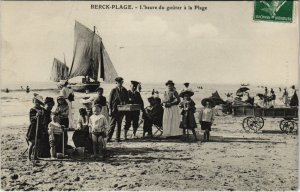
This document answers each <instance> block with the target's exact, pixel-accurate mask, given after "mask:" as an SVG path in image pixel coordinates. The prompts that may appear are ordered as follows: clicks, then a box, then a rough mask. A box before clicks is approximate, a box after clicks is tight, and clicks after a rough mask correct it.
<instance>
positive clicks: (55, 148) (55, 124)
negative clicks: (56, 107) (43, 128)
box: [48, 113, 63, 159]
mask: <svg viewBox="0 0 300 192" xmlns="http://www.w3.org/2000/svg"><path fill="white" fill-rule="evenodd" d="M48 133H49V143H50V154H51V159H54V158H55V157H56V152H60V153H61V152H62V133H63V126H61V125H60V124H59V117H58V114H57V113H54V114H53V115H52V121H51V122H50V123H49V125H48Z"/></svg>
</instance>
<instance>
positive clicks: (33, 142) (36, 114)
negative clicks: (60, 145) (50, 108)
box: [26, 94, 44, 161]
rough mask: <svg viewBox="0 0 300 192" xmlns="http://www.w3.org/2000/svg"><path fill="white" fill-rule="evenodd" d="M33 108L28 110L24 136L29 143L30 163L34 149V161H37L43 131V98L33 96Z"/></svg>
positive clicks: (36, 95)
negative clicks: (27, 121) (28, 122)
mask: <svg viewBox="0 0 300 192" xmlns="http://www.w3.org/2000/svg"><path fill="white" fill-rule="evenodd" d="M32 101H33V104H34V107H33V108H31V109H30V112H29V119H30V125H29V128H28V131H27V134H26V137H27V140H28V141H29V146H28V160H29V161H31V155H32V153H33V149H34V159H35V160H36V159H37V152H38V146H39V142H40V139H41V135H42V131H43V130H44V122H43V119H44V109H43V107H42V105H44V101H43V97H42V96H40V95H38V94H34V97H33V100H32Z"/></svg>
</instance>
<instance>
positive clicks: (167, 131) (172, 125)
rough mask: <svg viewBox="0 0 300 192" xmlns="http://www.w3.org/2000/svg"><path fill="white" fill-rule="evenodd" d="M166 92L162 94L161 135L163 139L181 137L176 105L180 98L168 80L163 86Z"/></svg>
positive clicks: (178, 111)
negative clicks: (162, 130)
mask: <svg viewBox="0 0 300 192" xmlns="http://www.w3.org/2000/svg"><path fill="white" fill-rule="evenodd" d="M165 85H166V86H167V90H166V91H165V93H164V99H163V104H164V107H165V109H164V116H163V129H164V132H163V135H164V136H165V137H171V136H179V135H182V131H181V130H180V128H179V125H180V110H179V108H178V104H179V102H180V98H179V95H178V92H177V91H176V89H175V87H174V85H175V84H174V82H173V81H172V80H169V81H167V82H166V84H165Z"/></svg>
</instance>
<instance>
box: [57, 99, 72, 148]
mask: <svg viewBox="0 0 300 192" xmlns="http://www.w3.org/2000/svg"><path fill="white" fill-rule="evenodd" d="M69 112H70V111H69V105H68V103H67V101H66V99H65V98H64V96H58V97H57V107H56V110H55V113H57V114H58V117H59V123H60V124H61V125H63V126H64V127H65V128H68V127H69ZM67 144H68V132H67V131H65V133H64V145H65V147H66V146H67Z"/></svg>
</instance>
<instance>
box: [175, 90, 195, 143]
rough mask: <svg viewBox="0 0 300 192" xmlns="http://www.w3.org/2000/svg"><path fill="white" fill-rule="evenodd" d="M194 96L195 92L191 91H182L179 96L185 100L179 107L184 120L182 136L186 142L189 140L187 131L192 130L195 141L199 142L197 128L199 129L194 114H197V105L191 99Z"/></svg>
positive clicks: (181, 124) (182, 121) (182, 122)
mask: <svg viewBox="0 0 300 192" xmlns="http://www.w3.org/2000/svg"><path fill="white" fill-rule="evenodd" d="M193 95H194V92H192V91H189V90H185V91H182V92H181V93H180V94H179V97H182V98H183V101H181V102H180V104H179V107H180V108H181V109H182V112H181V115H182V120H181V122H180V128H181V129H183V134H182V135H183V139H184V140H186V139H188V135H187V133H186V131H187V130H191V131H192V133H193V135H194V137H195V141H197V135H196V131H195V128H197V124H196V120H195V115H194V113H195V112H196V104H195V102H194V101H193V99H191V97H192V96H193Z"/></svg>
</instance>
